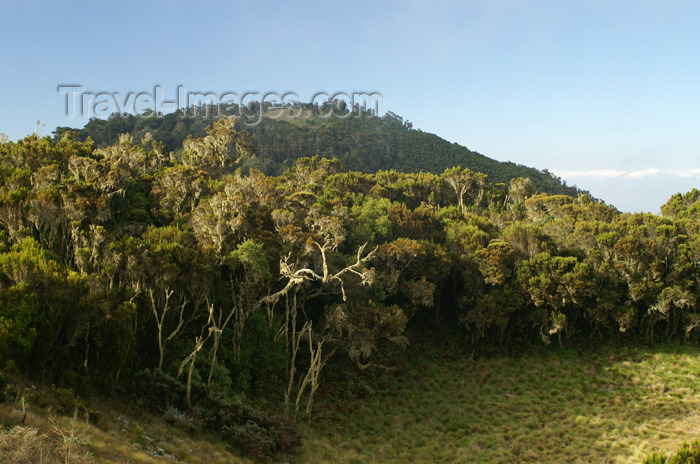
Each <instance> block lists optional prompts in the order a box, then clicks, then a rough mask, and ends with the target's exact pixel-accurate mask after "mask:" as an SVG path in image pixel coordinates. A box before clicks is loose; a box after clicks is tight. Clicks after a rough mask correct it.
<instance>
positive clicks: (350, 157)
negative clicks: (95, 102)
mask: <svg viewBox="0 0 700 464" xmlns="http://www.w3.org/2000/svg"><path fill="white" fill-rule="evenodd" d="M190 111H194V110H190ZM181 113H182V112H181V111H180V112H177V113H171V114H167V115H165V116H161V117H152V116H148V115H142V116H133V115H129V114H125V115H118V114H115V115H114V116H112V117H110V118H109V119H98V118H93V119H91V120H90V122H88V124H86V126H85V127H84V128H83V129H81V130H77V140H79V141H83V142H84V141H86V140H87V138H88V137H90V138H91V139H92V140H93V142H94V143H95V146H96V147H97V148H105V147H107V146H109V145H114V144H116V143H117V142H118V140H119V135H120V134H124V133H127V132H128V133H130V134H131V135H132V136H133V137H134V139H135V140H141V138H142V137H143V136H144V135H145V134H146V133H150V134H151V135H152V136H153V138H154V140H158V141H159V142H162V143H163V147H164V149H165V151H166V153H169V152H171V151H172V152H174V153H175V154H176V155H177V156H179V155H180V153H181V152H182V142H183V141H184V140H185V139H186V138H187V137H188V136H189V135H190V134H191V135H192V136H194V137H203V136H204V135H206V133H205V128H206V126H207V124H211V123H212V122H213V120H214V119H213V118H214V114H215V113H214V111H210V112H206V111H202V112H201V115H200V116H198V117H193V116H190V117H183V116H182V114H181ZM309 115H311V113H309ZM240 121H241V120H240V119H239V122H238V123H237V124H236V129H237V130H239V131H240V130H243V129H245V130H246V131H247V132H248V133H250V135H251V137H252V142H253V144H254V146H255V147H256V148H257V152H258V156H256V157H255V158H251V159H248V160H245V161H244V163H243V165H244V166H249V167H252V168H255V169H257V170H259V171H262V172H263V173H264V174H266V175H269V176H276V175H279V174H282V173H283V172H284V171H286V170H287V169H289V168H291V167H292V166H293V165H294V163H295V162H296V160H297V159H299V158H301V157H304V156H315V155H318V156H319V157H324V158H328V159H338V160H339V161H340V162H341V164H342V165H343V167H344V168H345V169H347V170H349V171H358V172H364V173H369V174H371V173H375V172H377V171H380V170H390V169H395V170H397V171H400V172H407V173H410V172H419V171H424V172H431V173H433V174H440V173H442V172H443V171H444V170H445V169H448V168H452V167H455V166H458V165H460V166H462V167H465V168H469V169H471V170H472V171H475V172H481V173H484V174H486V175H488V176H489V179H490V180H491V182H493V183H506V184H507V183H508V182H509V181H510V180H511V179H515V178H518V177H528V178H530V180H531V182H532V183H533V185H534V187H535V190H536V191H537V192H546V193H550V194H567V195H576V194H577V193H578V190H577V189H576V188H575V187H572V186H567V185H565V184H563V183H562V182H561V180H560V179H559V178H558V177H555V176H554V175H552V174H551V173H550V172H548V171H546V170H545V171H540V170H537V169H534V168H530V167H527V166H522V165H517V164H515V163H511V162H499V161H496V160H493V159H491V158H487V157H486V156H484V155H481V154H479V153H477V152H474V151H471V150H469V149H467V148H466V147H463V146H461V145H458V144H456V143H450V142H448V141H447V140H444V139H442V138H440V137H438V136H437V135H434V134H429V133H425V132H422V131H420V130H417V129H413V127H412V125H411V123H410V122H408V121H405V120H404V119H403V118H401V117H400V116H397V115H396V114H393V113H391V112H389V113H387V114H386V115H385V116H384V117H381V118H379V117H369V116H361V117H360V116H353V117H348V118H337V117H331V118H327V119H321V118H318V117H312V116H311V117H299V118H272V117H265V118H262V119H261V120H260V123H259V124H257V125H244V124H243V123H241V122H240ZM67 130H72V129H70V128H67V127H59V128H57V129H56V131H55V140H56V141H58V140H60V138H61V135H62V134H63V133H64V132H65V131H67Z"/></svg>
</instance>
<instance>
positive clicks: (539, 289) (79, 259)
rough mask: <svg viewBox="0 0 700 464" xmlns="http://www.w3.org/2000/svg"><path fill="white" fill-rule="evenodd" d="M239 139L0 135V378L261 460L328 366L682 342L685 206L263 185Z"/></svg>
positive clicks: (696, 231) (275, 447) (312, 170)
mask: <svg viewBox="0 0 700 464" xmlns="http://www.w3.org/2000/svg"><path fill="white" fill-rule="evenodd" d="M152 120H153V121H158V120H159V119H158V118H154V119H152ZM387 124H394V123H387ZM253 142H254V138H253V137H251V136H250V135H248V134H246V133H244V132H240V131H237V130H236V129H235V126H234V121H233V120H231V119H220V120H218V121H217V122H215V123H214V124H213V126H212V127H210V128H208V129H207V133H206V135H205V136H203V137H200V138H193V137H189V138H186V139H184V142H183V147H182V149H181V151H180V154H179V155H177V156H176V155H174V154H170V153H168V152H167V150H166V149H165V148H164V146H163V144H162V143H160V142H159V141H157V139H154V138H153V137H152V135H151V134H149V133H146V134H144V135H143V136H142V137H140V138H139V139H135V138H134V137H133V136H130V135H122V136H120V137H119V139H118V141H117V142H116V143H114V144H112V145H110V146H106V147H104V148H96V147H95V145H94V143H93V142H92V141H91V140H87V141H79V140H77V136H76V134H75V133H73V132H70V131H63V133H62V136H61V138H60V139H59V140H52V139H51V138H49V137H45V138H40V137H37V136H36V135H34V136H29V137H26V138H25V139H23V140H20V141H17V142H5V143H2V145H0V252H1V253H0V308H2V313H0V360H2V365H0V369H2V370H3V371H4V372H6V373H10V374H12V373H15V372H16V373H19V374H21V375H23V376H26V378H29V379H32V380H34V381H37V382H41V383H43V384H49V385H50V384H51V383H55V384H57V385H64V386H71V387H73V388H75V389H76V391H80V392H96V391H103V392H114V393H117V394H121V395H123V396H124V397H129V395H130V394H133V398H134V401H136V402H137V403H138V404H140V405H141V407H144V408H152V409H154V410H156V411H160V412H164V411H167V410H170V409H172V408H176V409H178V410H182V411H186V412H187V414H189V415H190V417H191V419H192V420H193V421H195V422H196V423H197V424H199V425H198V427H200V428H203V429H206V430H213V431H216V432H217V433H219V434H220V435H222V436H223V437H224V438H225V439H226V440H227V441H228V442H229V443H231V444H232V445H233V446H235V447H237V448H239V449H243V450H245V451H246V452H247V453H249V454H252V455H258V456H263V455H267V456H269V455H273V454H276V453H294V452H295V450H296V449H297V447H298V445H299V435H298V433H297V431H296V430H295V427H294V424H293V422H292V421H291V420H290V419H289V418H288V416H299V415H302V416H306V417H309V416H310V415H311V414H312V410H313V400H314V396H315V393H316V392H317V391H318V390H319V388H320V387H321V386H322V385H323V382H324V375H323V374H324V372H327V371H331V372H332V371H333V368H334V367H336V366H343V367H347V366H354V368H355V369H356V370H357V372H363V371H366V370H371V369H373V368H382V367H391V359H392V358H391V357H390V356H388V353H391V352H392V350H395V349H396V348H397V347H401V346H406V345H407V344H409V343H410V344H419V343H438V344H444V345H446V346H449V347H450V349H452V350H457V351H460V350H463V351H464V352H466V353H472V356H478V353H480V352H482V351H485V350H492V349H495V348H499V349H502V350H506V351H508V352H510V353H513V354H517V353H520V352H522V351H523V349H524V347H525V346H527V345H528V344H532V343H538V344H539V343H544V344H545V345H549V344H550V343H552V342H554V345H555V346H560V345H561V346H564V345H570V344H576V345H577V346H580V345H586V344H598V343H600V342H601V341H621V342H627V341H645V342H654V341H658V340H666V339H669V338H678V339H682V340H687V339H693V338H694V337H695V336H696V333H695V332H696V331H695V329H696V328H697V327H698V325H699V324H700V311H698V306H697V305H698V301H697V294H698V284H699V283H700V282H699V281H698V276H699V274H698V264H699V263H700V227H699V225H700V216H699V215H700V202H699V201H698V200H700V191H696V190H693V191H692V192H689V193H687V194H684V195H681V194H678V195H675V196H674V197H673V198H671V199H670V200H669V201H668V203H667V204H666V205H664V206H663V207H662V212H663V216H655V215H651V214H621V213H620V212H618V211H617V210H616V209H615V208H612V207H610V206H608V205H606V204H604V203H602V202H600V201H597V200H594V199H592V198H591V197H590V196H588V195H586V194H581V195H578V196H566V195H548V194H546V193H536V189H535V187H534V185H533V183H532V181H531V180H530V179H528V178H522V177H520V178H515V179H512V180H510V181H509V183H508V185H504V184H502V183H496V184H494V183H491V182H490V181H489V177H488V176H487V175H485V174H482V173H477V172H474V171H472V170H470V169H466V168H465V169H463V168H461V167H456V168H450V169H446V170H444V171H443V172H441V173H439V174H435V173H429V172H418V173H403V172H399V171H395V170H390V171H377V172H376V173H359V172H353V171H350V172H346V171H345V170H344V169H343V166H342V164H341V162H339V161H338V160H328V159H321V158H318V157H313V158H299V159H298V160H296V163H295V164H294V165H293V166H292V167H291V168H290V169H288V170H287V171H285V172H284V173H282V174H280V175H278V176H268V175H265V174H263V173H262V172H260V171H258V170H255V169H252V168H250V166H251V159H253V158H254V157H253V155H254V153H255V151H256V150H255V145H254V143H253ZM257 151H258V153H259V152H260V148H259V147H258V149H257ZM241 166H244V167H247V169H246V170H241V169H240V167H241Z"/></svg>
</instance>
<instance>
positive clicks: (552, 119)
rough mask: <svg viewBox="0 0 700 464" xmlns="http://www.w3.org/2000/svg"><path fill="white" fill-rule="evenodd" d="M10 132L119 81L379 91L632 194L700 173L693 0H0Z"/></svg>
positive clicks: (478, 139) (455, 136)
mask: <svg viewBox="0 0 700 464" xmlns="http://www.w3.org/2000/svg"><path fill="white" fill-rule="evenodd" d="M0 63H1V64H0V132H2V133H5V134H7V135H8V136H9V137H10V138H11V139H13V140H14V139H18V138H21V137H23V136H25V135H26V134H29V133H31V132H33V131H34V127H35V126H34V125H35V121H37V120H40V121H41V123H42V124H45V126H43V127H42V128H41V129H40V134H43V135H46V134H50V133H51V131H52V130H53V129H54V128H55V127H56V126H58V125H69V126H74V127H79V126H82V125H83V124H84V123H85V122H86V120H85V119H81V118H78V117H75V118H69V117H67V116H66V115H65V96H64V95H61V94H60V93H59V92H58V91H57V86H58V85H60V84H78V85H80V86H81V87H82V88H83V89H85V90H86V91H95V92H97V91H110V92H120V93H122V94H126V93H128V92H139V91H149V90H152V89H153V87H154V86H156V85H158V86H160V87H161V88H162V89H163V91H164V92H165V94H166V98H169V97H170V96H171V94H174V93H175V91H176V87H177V85H183V86H185V87H186V88H187V89H188V90H189V91H212V92H216V93H221V92H225V91H232V92H237V93H244V92H247V91H258V92H270V91H271V92H280V93H281V92H286V91H292V92H295V93H296V94H297V95H298V96H299V97H301V99H302V100H308V99H310V98H311V97H312V96H313V95H314V94H315V93H316V92H321V91H323V92H327V93H334V92H338V91H343V92H348V93H351V92H356V91H357V92H359V91H377V92H380V93H381V94H382V95H383V97H384V109H385V110H390V111H393V112H395V113H398V114H400V115H401V116H403V117H404V118H405V119H408V120H410V121H411V122H413V124H414V127H417V128H420V129H422V130H424V131H426V132H433V133H436V134H438V135H440V136H442V137H444V138H446V139H448V140H450V141H454V142H457V143H460V144H463V145H465V146H467V147H469V148H470V149H473V150H476V151H478V152H480V153H483V154H485V155H487V156H490V157H492V158H495V159H498V160H509V161H514V162H516V163H521V164H525V165H529V166H534V167H537V168H540V169H544V168H546V169H549V170H550V171H553V172H555V173H557V174H558V175H560V176H561V177H562V178H564V179H566V180H567V182H568V183H570V184H576V185H578V186H579V187H581V188H584V189H588V190H590V191H591V192H592V193H593V194H594V195H595V196H597V197H599V198H602V199H604V200H605V201H607V202H608V203H611V204H613V205H615V206H617V207H618V208H620V209H621V210H624V211H652V212H657V211H658V209H659V207H660V205H661V204H663V203H664V202H665V201H666V200H667V199H668V197H669V196H670V195H671V194H672V193H674V192H679V191H687V190H689V189H690V188H692V187H700V157H699V156H698V155H699V154H700V2H691V1H680V0H664V1H644V0H638V1H614V0H608V1H593V0H590V1H584V0H581V1H576V0H570V1H566V0H561V1H556V2H555V1H547V2H545V1H515V0H484V1H469V0H465V1H449V0H448V1H440V0H432V1H428V0H404V1H396V2H393V1H352V2H349V1H348V2H342V1H330V0H329V1H326V2H320V1H318V2H317V1H300V2H282V1H280V0H277V1H267V0H256V1H247V0H242V1H227V2H224V1H221V2H215V1H198V2H194V1H192V2H185V1H152V2H149V1H146V0H143V1H139V2H131V1H119V2H113V1H100V2H95V1H92V2H88V1H65V2H60V3H59V2H56V1H31V0H29V1H28V0H22V1H19V0H0Z"/></svg>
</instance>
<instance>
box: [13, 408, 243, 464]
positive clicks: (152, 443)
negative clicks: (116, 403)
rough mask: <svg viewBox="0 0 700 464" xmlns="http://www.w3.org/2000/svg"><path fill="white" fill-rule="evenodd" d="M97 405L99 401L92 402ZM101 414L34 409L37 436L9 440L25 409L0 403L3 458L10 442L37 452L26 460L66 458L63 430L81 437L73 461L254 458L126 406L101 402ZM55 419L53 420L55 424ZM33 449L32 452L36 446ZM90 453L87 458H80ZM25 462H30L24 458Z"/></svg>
mask: <svg viewBox="0 0 700 464" xmlns="http://www.w3.org/2000/svg"><path fill="white" fill-rule="evenodd" d="M93 406H96V405H93ZM97 407H98V409H99V410H100V412H101V419H100V421H99V422H98V424H97V425H92V424H88V423H86V422H85V421H83V420H80V419H78V420H77V421H75V420H73V418H71V417H65V416H55V417H54V416H53V415H52V416H50V415H49V413H48V412H47V411H46V410H44V409H39V408H31V409H30V411H31V412H29V414H28V415H27V420H26V428H25V429H24V430H25V432H26V431H29V430H32V429H33V430H36V431H37V436H36V437H35V438H34V439H31V440H29V439H19V438H14V439H9V437H8V434H9V433H8V431H7V429H8V428H11V427H12V426H15V425H18V424H19V422H20V420H21V412H20V411H19V409H18V408H17V407H16V405H11V404H8V403H4V404H0V425H1V426H2V427H0V463H2V464H5V463H4V462H3V452H7V451H8V450H7V449H5V448H6V447H10V448H14V449H17V448H20V447H22V446H24V447H25V448H27V451H26V452H24V453H21V454H22V455H24V456H27V455H30V454H31V455H32V456H34V458H33V459H29V460H27V461H26V462H27V464H29V463H31V464H44V463H45V464H53V463H54V462H56V463H58V462H60V463H65V456H66V447H65V444H66V440H65V439H64V438H63V436H61V435H60V432H59V430H60V431H61V432H63V434H65V435H67V436H71V432H73V435H74V436H75V437H76V440H74V441H73V450H72V457H71V459H70V461H69V462H70V463H74V464H91V463H94V462H95V463H104V464H117V463H120V464H121V463H131V464H155V463H175V462H181V463H192V464H196V463H210V464H243V463H252V462H253V461H251V460H250V459H244V458H241V457H239V456H236V455H233V454H231V453H230V452H229V451H228V450H227V449H226V446H225V444H224V443H221V442H220V441H218V440H216V439H214V438H213V437H208V436H204V435H201V434H196V433H195V434H193V433H188V432H185V431H183V430H181V429H178V428H175V427H171V426H168V425H167V424H165V422H164V421H163V420H162V419H161V418H159V417H155V416H153V415H150V414H142V415H138V416H137V417H134V415H133V412H132V413H131V414H129V412H127V411H123V410H122V409H121V408H117V409H115V408H114V407H112V406H109V405H97ZM50 418H51V419H53V420H54V422H55V424H52V423H51V421H50ZM32 448H33V449H34V453H32V450H31V449H32ZM47 450H48V451H50V454H49V456H48V457H46V458H44V459H43V460H38V456H39V454H40V453H42V452H43V453H46V452H47ZM86 452H87V453H88V457H84V458H81V456H82V455H85V453H86ZM21 462H22V464H23V463H24V462H25V461H21Z"/></svg>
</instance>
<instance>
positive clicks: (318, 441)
mask: <svg viewBox="0 0 700 464" xmlns="http://www.w3.org/2000/svg"><path fill="white" fill-rule="evenodd" d="M612 353H614V354H612ZM405 359H406V360H408V359H412V360H413V362H414V363H415V364H414V365H412V366H409V365H408V364H407V362H408V361H405V362H404V363H405V365H404V366H403V367H401V369H400V370H399V371H394V372H389V373H386V374H381V375H380V376H379V377H378V379H376V381H374V382H372V385H371V386H370V385H369V384H367V385H364V386H363V387H356V388H355V393H351V392H347V394H346V393H344V392H332V394H329V395H328V396H326V397H325V398H323V397H321V398H319V399H318V401H317V407H316V414H315V416H314V421H313V422H312V423H311V424H309V425H303V426H302V427H303V429H304V434H305V437H304V438H305V445H304V448H303V450H302V453H301V455H300V456H299V457H298V459H297V460H296V461H297V462H300V463H301V462H303V463H311V464H315V463H331V462H332V463H358V464H359V463H375V462H376V463H405V462H415V463H421V462H423V463H435V462H445V463H451V462H455V463H457V462H459V463H464V462H478V463H512V462H523V463H527V462H532V463H536V462H537V463H562V462H567V463H574V462H582V463H599V462H605V463H608V462H610V463H627V462H629V463H632V462H634V463H639V462H641V461H642V459H643V458H644V457H645V456H647V455H649V454H651V453H652V452H653V451H662V452H667V453H668V452H671V451H673V450H676V449H677V448H678V447H679V445H680V444H681V443H682V442H684V441H691V440H693V439H697V438H698V437H700V409H699V407H700V392H699V390H700V381H699V380H698V377H697V373H698V372H700V348H697V347H690V346H683V347H678V346H675V347H664V348H658V349H651V350H650V349H642V348H621V349H617V350H615V349H612V348H605V349H601V350H600V351H599V352H596V353H591V352H589V353H584V354H580V353H579V354H577V353H574V352H571V351H558V350H545V349H542V350H539V351H534V352H530V353H528V354H526V355H523V356H522V357H520V358H510V357H501V356H497V357H492V358H484V359H480V360H479V361H478V362H476V363H474V362H473V361H472V360H471V359H468V358H460V359H445V358H440V357H438V356H437V355H435V354H430V353H428V354H420V355H418V354H417V353H415V352H413V353H409V354H407V355H406V357H405ZM363 390H364V391H372V393H371V394H368V395H366V396H365V397H364V398H362V399H358V398H356V395H357V392H358V391H363ZM93 407H97V408H98V409H99V410H100V411H101V413H102V416H101V419H100V421H99V424H98V426H93V425H88V424H86V423H84V422H79V423H78V424H77V432H78V436H79V437H80V443H82V444H83V445H85V446H84V447H82V448H81V450H82V451H84V450H89V451H90V452H91V454H92V456H93V457H94V460H93V459H89V460H85V461H74V462H76V463H77V462H81V463H82V462H85V463H91V462H99V463H124V462H131V463H157V462H187V463H199V462H207V463H234V464H235V463H243V462H251V461H250V460H247V459H242V458H240V457H239V456H236V455H233V454H231V453H230V452H229V451H227V449H226V447H225V445H224V444H223V443H221V442H219V441H217V440H215V439H213V438H211V437H207V436H202V435H198V434H191V433H188V432H185V431H183V430H181V429H178V428H173V427H169V426H167V425H166V424H165V423H164V422H163V420H162V419H160V418H158V417H154V416H152V415H147V414H144V415H140V416H136V417H134V416H133V415H129V414H128V413H127V412H126V411H124V410H122V409H120V408H119V407H115V406H112V405H107V404H102V405H93ZM125 416H126V417H125ZM20 417H21V414H20V411H19V410H18V409H17V407H16V405H14V406H13V405H11V404H8V403H5V404H0V424H3V425H4V426H5V427H7V426H11V425H14V424H17V423H18V422H19V418H20ZM27 423H28V425H30V426H32V427H36V428H37V429H39V431H40V434H43V437H44V438H45V439H46V441H47V443H48V446H52V447H54V448H55V447H56V445H57V444H60V440H57V435H56V434H55V433H54V432H55V427H54V426H52V424H51V423H50V422H49V421H48V415H47V413H46V411H43V410H39V409H38V408H35V409H34V410H32V411H31V412H30V414H29V416H28V420H27ZM59 425H60V426H61V428H62V429H63V430H64V432H65V431H69V430H70V429H71V421H70V418H67V417H61V418H59ZM3 428H4V427H3ZM4 433H7V432H4ZM0 438H2V436H0ZM1 445H2V440H1V439H0V448H2V446H1ZM158 448H162V450H163V451H164V452H165V453H167V454H169V455H173V456H175V458H176V459H172V458H169V457H168V456H157V455H155V454H154V451H155V450H157V449H158ZM59 451H60V449H59ZM82 451H81V452H82ZM0 454H1V453H0ZM156 454H157V453H156ZM57 457H58V458H60V457H61V455H60V452H58V454H57ZM60 461H61V462H63V460H62V459H60ZM46 462H59V461H46ZM72 462H73V461H72Z"/></svg>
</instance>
